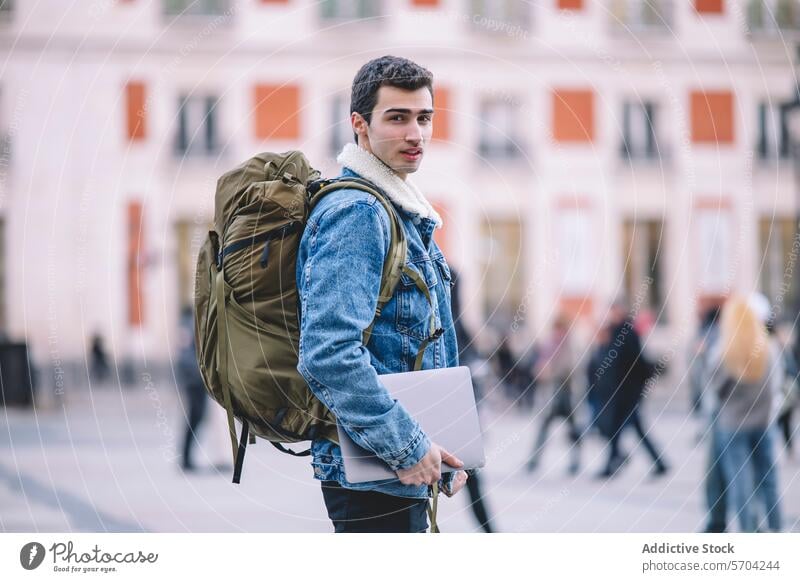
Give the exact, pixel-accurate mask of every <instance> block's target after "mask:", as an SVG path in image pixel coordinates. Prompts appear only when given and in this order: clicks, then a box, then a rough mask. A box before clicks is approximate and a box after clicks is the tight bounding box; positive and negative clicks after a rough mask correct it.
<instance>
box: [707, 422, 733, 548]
mask: <svg viewBox="0 0 800 582" xmlns="http://www.w3.org/2000/svg"><path fill="white" fill-rule="evenodd" d="M710 430H711V434H710V435H709V436H710V439H709V451H708V462H707V464H706V478H705V486H706V507H707V508H708V522H707V523H706V531H707V532H709V533H722V532H724V531H725V530H727V529H728V517H727V513H728V494H727V491H728V484H727V483H726V482H725V473H724V471H723V469H722V453H723V449H722V438H721V437H720V433H719V429H718V428H717V427H716V426H712V427H711V429H710Z"/></svg>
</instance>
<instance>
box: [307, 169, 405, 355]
mask: <svg viewBox="0 0 800 582" xmlns="http://www.w3.org/2000/svg"><path fill="white" fill-rule="evenodd" d="M345 188H348V189H351V190H360V191H362V192H366V193H367V194H371V195H373V196H375V198H376V199H377V200H378V202H380V203H381V204H382V205H383V208H384V210H386V213H387V214H388V215H389V229H390V241H389V251H388V252H387V253H386V258H385V259H384V261H383V272H382V274H381V288H380V291H379V292H378V305H377V307H376V308H375V316H374V317H373V319H372V323H370V324H369V327H368V328H367V329H365V330H364V335H363V343H364V345H367V344H368V343H369V339H370V336H371V335H372V328H373V327H374V326H375V321H377V319H378V317H380V315H381V310H382V309H383V307H384V306H385V305H386V304H387V303H388V302H389V300H390V299H391V298H392V294H393V293H394V290H395V288H396V287H397V284H398V283H399V282H400V277H401V275H402V273H403V267H404V265H405V262H406V252H407V248H408V243H407V242H406V232H405V230H404V228H403V224H402V222H401V221H400V217H399V216H398V214H397V211H396V210H395V209H394V206H392V203H391V202H389V200H388V199H387V198H386V196H385V195H384V194H383V192H381V191H380V190H378V189H377V188H376V187H375V186H374V185H372V184H371V183H369V182H367V181H366V180H363V179H360V178H350V177H347V178H339V179H333V180H321V181H318V182H315V183H313V184H312V185H310V186H309V196H310V198H311V201H310V208H309V212H311V210H313V208H314V207H315V206H316V205H317V204H318V203H319V201H320V200H321V199H322V198H323V197H324V196H325V195H326V194H330V193H331V192H334V191H336V190H343V189H345Z"/></svg>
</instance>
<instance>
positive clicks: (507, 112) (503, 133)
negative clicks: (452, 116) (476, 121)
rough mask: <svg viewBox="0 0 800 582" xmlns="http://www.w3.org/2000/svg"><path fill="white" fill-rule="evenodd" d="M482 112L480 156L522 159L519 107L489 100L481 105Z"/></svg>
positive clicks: (502, 101)
mask: <svg viewBox="0 0 800 582" xmlns="http://www.w3.org/2000/svg"><path fill="white" fill-rule="evenodd" d="M480 112H481V115H480V120H481V121H480V137H479V140H480V141H479V143H478V151H479V153H480V155H481V156H482V157H484V158H488V159H516V158H519V157H521V155H522V148H521V145H520V141H519V135H518V131H519V129H518V128H519V123H518V121H517V119H516V118H517V115H518V112H519V108H518V107H517V105H516V104H514V103H512V102H509V101H507V100H502V99H487V100H484V101H483V103H481V107H480ZM434 123H435V122H434Z"/></svg>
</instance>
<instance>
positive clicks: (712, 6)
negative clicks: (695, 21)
mask: <svg viewBox="0 0 800 582" xmlns="http://www.w3.org/2000/svg"><path fill="white" fill-rule="evenodd" d="M694 9H695V10H696V11H697V12H698V13H699V14H722V13H723V12H725V0H694Z"/></svg>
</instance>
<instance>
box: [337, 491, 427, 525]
mask: <svg viewBox="0 0 800 582" xmlns="http://www.w3.org/2000/svg"><path fill="white" fill-rule="evenodd" d="M322 497H323V498H324V499H325V507H326V508H327V509H328V517H329V518H330V519H331V521H332V522H333V526H334V531H335V532H336V533H424V532H425V531H426V530H427V529H428V514H427V511H426V510H427V507H428V500H427V499H412V498H410V497H396V496H394V495H386V494H385V493H378V492H376V491H354V490H352V489H345V488H344V487H342V486H341V485H339V484H338V483H337V482H336V481H322Z"/></svg>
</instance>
